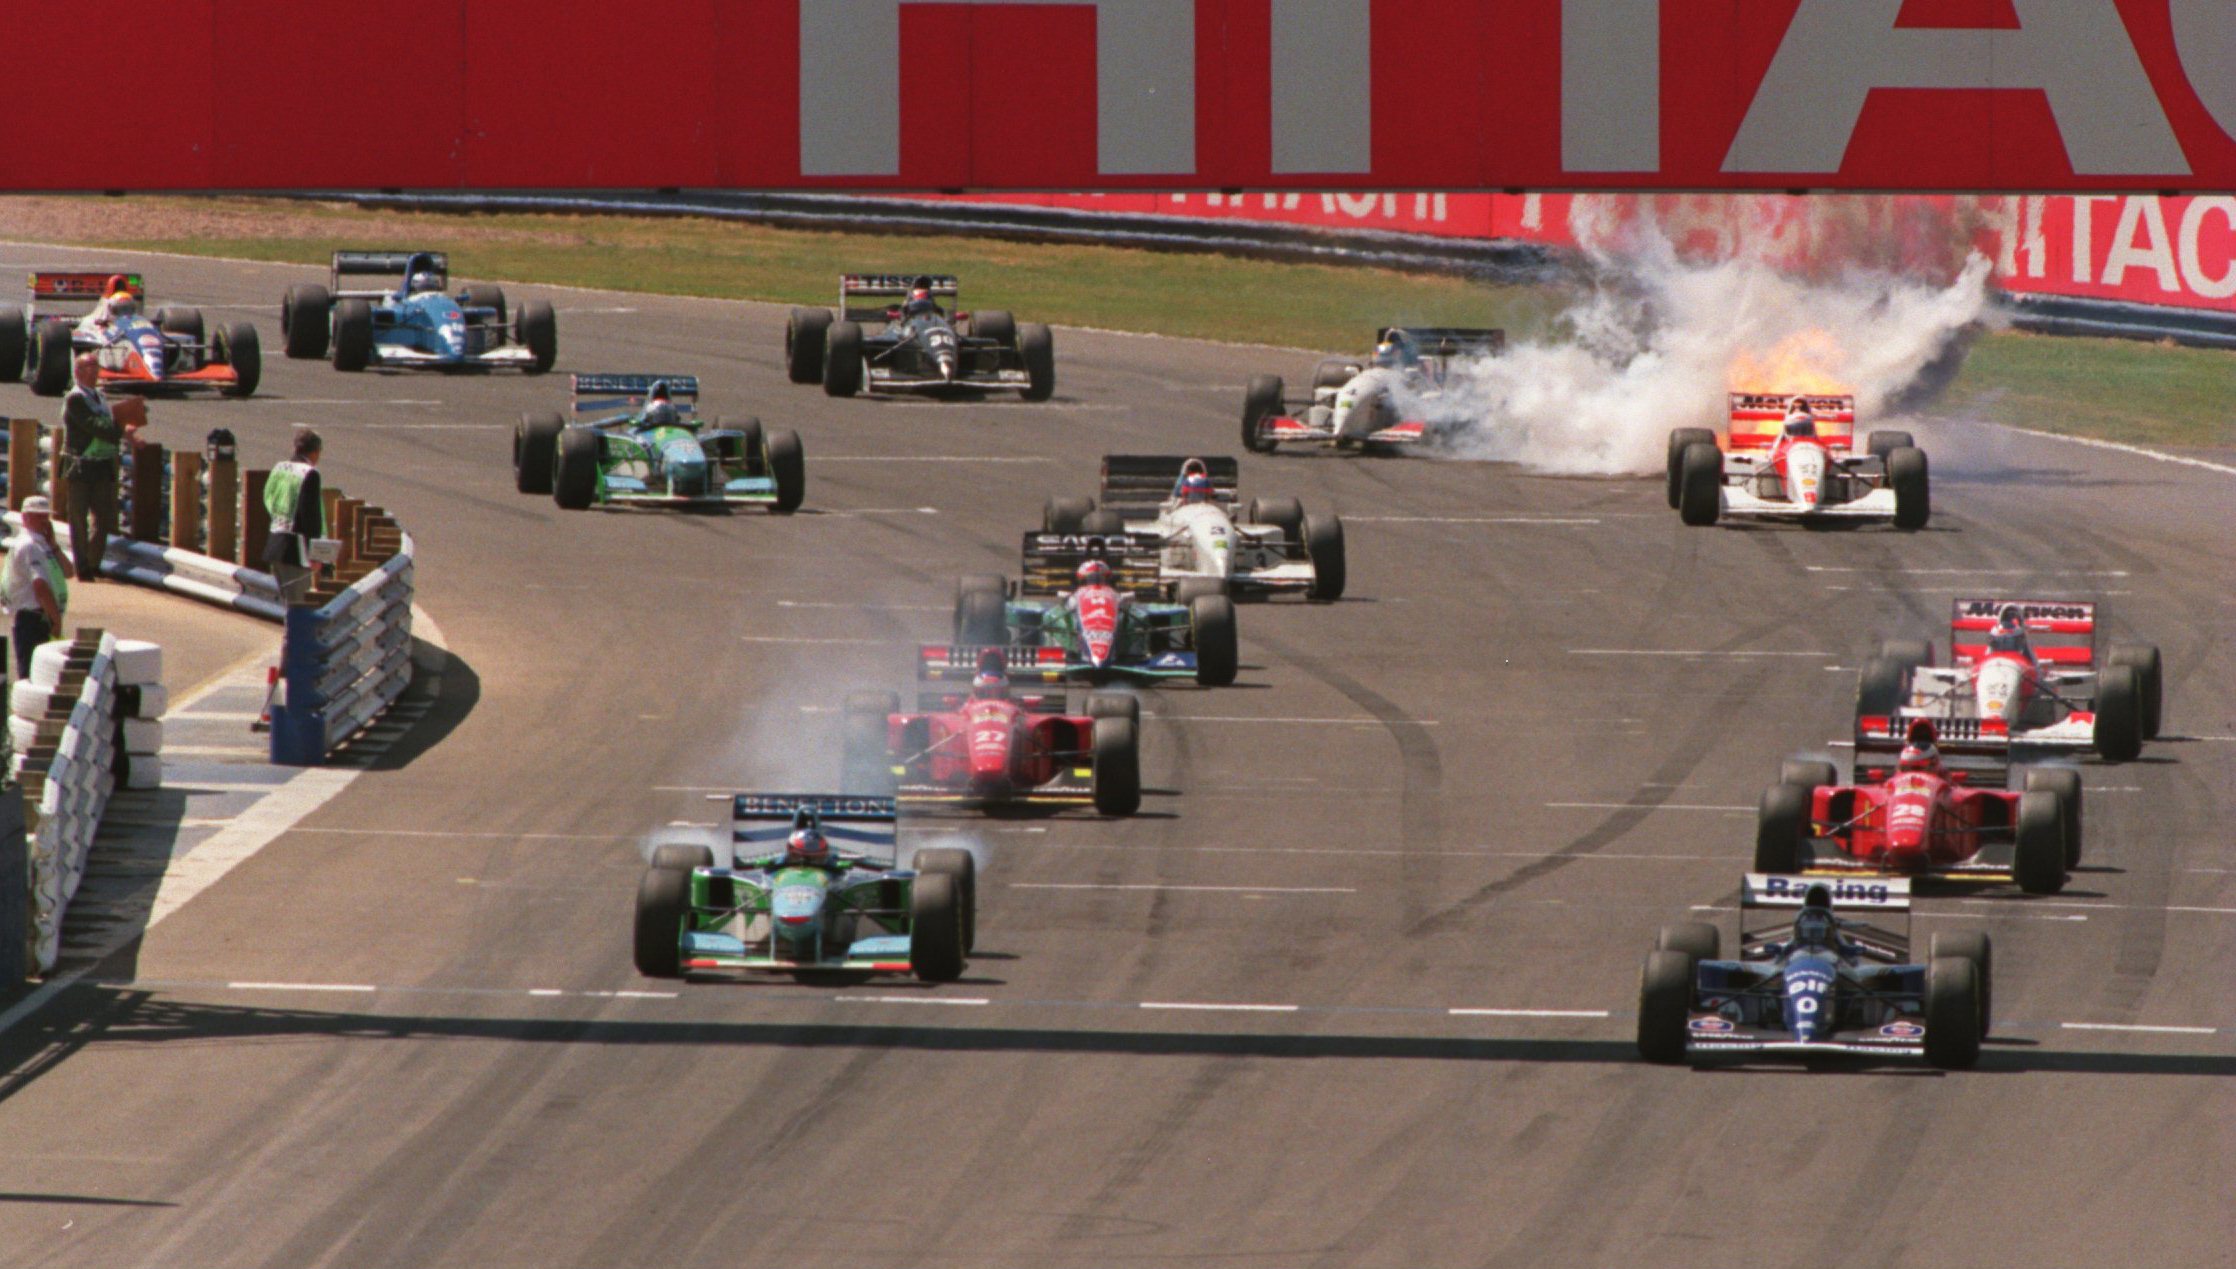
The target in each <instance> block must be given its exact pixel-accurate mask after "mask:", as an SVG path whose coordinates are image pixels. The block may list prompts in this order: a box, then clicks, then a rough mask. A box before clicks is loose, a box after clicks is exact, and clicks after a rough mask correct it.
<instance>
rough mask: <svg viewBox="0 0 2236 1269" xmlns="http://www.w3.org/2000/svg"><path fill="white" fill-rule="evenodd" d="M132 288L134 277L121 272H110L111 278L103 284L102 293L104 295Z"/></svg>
mask: <svg viewBox="0 0 2236 1269" xmlns="http://www.w3.org/2000/svg"><path fill="white" fill-rule="evenodd" d="M131 289H132V279H130V278H129V277H126V276H125V275H124V274H121V273H112V274H110V275H109V280H108V281H106V282H103V283H102V284H101V294H103V295H115V294H116V293H117V292H119V291H130V290H131Z"/></svg>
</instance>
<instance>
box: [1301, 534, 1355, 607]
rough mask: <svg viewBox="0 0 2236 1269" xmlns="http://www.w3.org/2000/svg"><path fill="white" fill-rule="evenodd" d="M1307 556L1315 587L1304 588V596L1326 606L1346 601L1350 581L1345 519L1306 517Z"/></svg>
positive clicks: (1305, 539)
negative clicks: (1344, 545) (1347, 586)
mask: <svg viewBox="0 0 2236 1269" xmlns="http://www.w3.org/2000/svg"><path fill="white" fill-rule="evenodd" d="M1304 554H1305V558H1306V559H1309V560H1311V561H1312V585H1311V586H1309V587H1307V588H1306V589H1305V592H1304V593H1305V597H1306V598H1308V599H1315V600H1318V601H1319V602H1321V603H1323V604H1332V603H1334V602H1335V601H1336V600H1338V599H1341V598H1343V587H1344V584H1345V583H1346V582H1347V581H1348V580H1349V578H1348V577H1347V576H1346V575H1345V573H1344V558H1343V517H1342V516H1306V517H1305V518H1304Z"/></svg>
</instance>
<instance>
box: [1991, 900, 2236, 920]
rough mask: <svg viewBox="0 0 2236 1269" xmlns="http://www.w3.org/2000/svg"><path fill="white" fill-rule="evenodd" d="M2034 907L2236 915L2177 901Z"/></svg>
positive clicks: (2031, 904) (2049, 902) (2038, 903)
mask: <svg viewBox="0 0 2236 1269" xmlns="http://www.w3.org/2000/svg"><path fill="white" fill-rule="evenodd" d="M1958 902H1959V903H1969V904H1975V905H1977V904H1983V903H1986V904H1993V903H1998V902H2001V900H1996V899H1960V900H1958ZM2027 906H2028V907H2035V908H2080V909H2083V910H2084V911H2089V912H2189V913H2194V914H2198V915H2202V916H2236V908H2204V907H2198V906H2196V905H2194V904H2179V903H2070V902H2066V901H2063V900H2058V899H2035V900H2032V901H2030V902H2029V903H2028V904H2027Z"/></svg>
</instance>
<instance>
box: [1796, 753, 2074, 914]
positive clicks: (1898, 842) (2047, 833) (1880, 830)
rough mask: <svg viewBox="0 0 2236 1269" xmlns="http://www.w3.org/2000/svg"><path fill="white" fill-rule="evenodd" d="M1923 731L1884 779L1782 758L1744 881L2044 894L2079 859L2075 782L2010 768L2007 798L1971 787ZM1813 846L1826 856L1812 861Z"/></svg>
mask: <svg viewBox="0 0 2236 1269" xmlns="http://www.w3.org/2000/svg"><path fill="white" fill-rule="evenodd" d="M1933 741H1934V732H1933V724H1932V723H1930V722H1927V721H1925V720H1922V719H1921V720H1919V721H1917V722H1916V723H1913V724H1912V725H1911V728H1910V735H1909V737H1908V742H1909V743H1908V744H1906V745H1905V746H1904V747H1903V750H1902V756H1901V759H1900V762H1899V764H1898V765H1897V767H1896V769H1895V770H1894V771H1892V772H1889V771H1887V770H1885V769H1883V768H1870V769H1867V770H1865V771H1864V772H1863V780H1864V781H1865V782H1863V783H1857V784H1842V783H1840V782H1839V777H1838V775H1837V774H1836V773H1835V771H1834V769H1833V766H1832V764H1831V763H1829V762H1821V761H1815V760H1810V759H1802V758H1794V759H1788V760H1787V761H1786V763H1785V765H1784V767H1783V768H1782V769H1781V771H1780V772H1779V782H1778V783H1777V784H1775V785H1772V786H1771V787H1770V788H1769V789H1768V790H1767V791H1766V792H1764V793H1763V795H1762V805H1761V808H1760V810H1759V811H1758V813H1757V815H1756V820H1755V871H1756V872H1762V873H1784V874H1789V875H1790V874H1794V873H1847V872H1874V873H1892V874H1898V875H1903V876H1937V877H1950V878H1958V879H1966V880H1977V881H2013V882H2016V883H2017V884H2018V887H2019V889H2021V890H2024V891H2025V892H2027V893H2028V894H2055V893H2057V892H2058V891H2059V890H2061V889H2063V888H2064V886H2065V876H2066V873H2067V872H2068V871H2069V870H2070V869H2071V868H2072V867H2073V865H2075V864H2077V863H2079V862H2080V858H2081V778H2080V773H2079V772H2078V771H2075V770H2073V769H2071V768H2066V767H2021V768H2017V769H2016V773H2017V774H2018V775H2019V776H2020V777H2021V779H2020V787H2019V788H2018V789H2015V790H2014V789H2000V788H1997V789H1990V788H1981V787H1976V786H1974V785H1973V784H1972V783H1971V777H1972V775H1973V774H1974V773H1973V772H1969V771H1951V770H1948V769H1945V768H1944V767H1943V766H1942V765H1941V759H1940V755H1939V753H1938V752H1937V751H1936V750H1935V749H1934V744H1933ZM1820 843H1824V844H1829V845H1830V846H1831V848H1832V850H1831V852H1830V853H1820V852H1819V850H1818V849H1817V847H1818V845H1819V844H1820Z"/></svg>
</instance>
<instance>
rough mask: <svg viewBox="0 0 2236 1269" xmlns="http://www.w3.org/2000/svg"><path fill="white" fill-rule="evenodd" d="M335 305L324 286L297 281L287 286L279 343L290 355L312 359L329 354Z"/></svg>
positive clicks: (301, 358)
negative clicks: (331, 321)
mask: <svg viewBox="0 0 2236 1269" xmlns="http://www.w3.org/2000/svg"><path fill="white" fill-rule="evenodd" d="M333 308H334V297H333V296H331V295H329V294H327V292H326V288H325V287H323V286H319V285H318V284H316V283H311V282H298V283H296V284H295V285H294V286H291V287H289V288H287V298H285V299H283V300H281V301H280V342H281V343H282V344H284V345H285V346H286V349H287V355H288V356H290V357H292V358H294V359H296V360H297V361H311V360H315V359H317V358H320V357H324V356H325V355H326V343H327V338H328V336H329V334H330V333H331V332H330V331H329V330H328V329H327V323H328V322H329V321H330V320H331V318H332V315H333Z"/></svg>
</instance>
